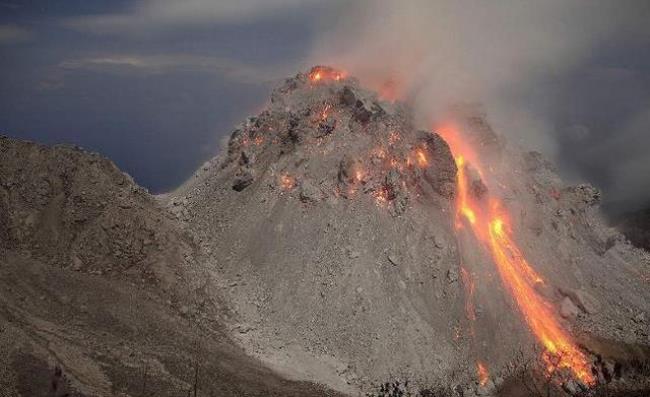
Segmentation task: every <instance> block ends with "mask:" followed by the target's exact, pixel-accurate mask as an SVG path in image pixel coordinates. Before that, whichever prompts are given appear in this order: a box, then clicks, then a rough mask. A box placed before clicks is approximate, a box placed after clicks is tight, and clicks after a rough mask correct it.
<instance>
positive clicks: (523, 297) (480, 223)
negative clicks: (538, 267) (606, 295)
mask: <svg viewBox="0 0 650 397" xmlns="http://www.w3.org/2000/svg"><path fill="white" fill-rule="evenodd" d="M438 132H439V133H440V135H442V137H443V138H444V139H445V140H446V141H447V143H448V144H449V146H450V148H451V150H452V152H453V153H454V154H455V155H456V165H457V168H458V173H457V187H458V188H457V198H456V211H457V212H456V226H457V228H459V229H460V228H463V227H464V225H469V228H470V229H471V230H472V232H473V234H474V236H475V237H476V239H477V240H478V241H480V242H482V243H483V244H484V245H485V247H486V248H487V249H488V250H489V252H490V254H491V256H492V259H493V260H494V263H495V265H496V267H497V270H498V272H499V275H500V277H501V280H502V282H503V284H504V285H505V287H506V289H507V291H508V292H509V293H510V294H511V295H512V296H513V298H514V300H515V302H516V303H517V306H518V308H519V310H520V311H521V313H522V315H523V317H524V320H525V321H526V324H527V325H528V327H529V328H530V330H531V332H532V333H533V335H535V337H536V338H537V339H538V340H539V342H540V343H541V344H542V345H543V346H544V348H545V349H546V352H545V354H544V355H543V359H544V361H545V363H546V368H547V371H548V372H549V373H552V372H553V371H555V370H556V369H557V368H566V369H568V370H569V371H571V373H572V374H573V375H574V376H575V377H576V378H577V379H579V380H580V381H582V382H583V383H585V384H587V385H592V384H594V383H595V378H594V376H593V374H592V373H591V370H590V364H589V361H588V359H587V357H586V356H585V355H584V353H582V351H580V349H579V348H578V346H577V345H576V344H575V343H574V342H573V341H572V339H571V337H570V336H569V334H568V332H567V331H566V330H565V329H564V328H563V327H562V325H561V323H560V322H559V320H558V319H557V318H556V316H555V312H554V311H553V309H552V307H551V305H550V304H549V303H547V302H546V301H545V300H544V298H543V297H542V296H540V295H539V294H538V293H537V291H536V290H535V285H536V284H543V283H544V280H543V279H542V277H541V276H539V275H538V274H537V273H536V272H535V270H534V269H533V267H532V266H531V265H530V263H529V262H528V261H527V260H526V258H525V257H524V254H523V252H522V251H521V249H520V248H519V246H518V245H517V243H516V242H515V240H514V239H513V238H512V228H511V227H510V223H509V216H508V214H507V212H506V211H505V209H504V208H503V206H502V205H501V202H500V201H499V200H498V199H497V198H495V197H491V196H490V195H489V192H488V193H487V194H486V197H482V198H481V199H479V198H477V197H475V196H473V195H470V186H471V181H470V178H469V176H468V159H471V164H472V166H473V167H479V166H480V163H479V161H478V160H479V159H478V157H477V156H476V153H475V152H473V151H472V150H471V148H469V147H467V146H466V145H465V144H464V142H463V141H462V140H461V139H460V136H459V134H458V132H457V131H456V130H455V129H454V128H453V127H451V126H446V127H445V128H442V129H439V130H438ZM477 171H478V174H479V175H481V176H482V172H481V169H480V168H477ZM486 204H487V205H486ZM551 358H554V359H555V360H552V359H551ZM481 365H482V364H480V363H479V364H478V371H479V379H481V371H482V369H481V368H482V367H481ZM483 369H485V368H484V367H483ZM486 372H487V371H486Z"/></svg>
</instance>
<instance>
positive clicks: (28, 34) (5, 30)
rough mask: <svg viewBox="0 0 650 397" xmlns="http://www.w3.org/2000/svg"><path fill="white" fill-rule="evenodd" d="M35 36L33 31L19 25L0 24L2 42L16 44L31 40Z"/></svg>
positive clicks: (0, 39)
mask: <svg viewBox="0 0 650 397" xmlns="http://www.w3.org/2000/svg"><path fill="white" fill-rule="evenodd" d="M33 37H34V34H33V32H32V31H30V30H28V29H25V28H22V27H20V26H17V25H13V24H8V25H0V44H16V43H22V42H25V41H29V40H31V39H32V38H33Z"/></svg>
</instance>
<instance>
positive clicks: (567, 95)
mask: <svg viewBox="0 0 650 397" xmlns="http://www.w3.org/2000/svg"><path fill="white" fill-rule="evenodd" d="M625 6H626V7H627V8H625V9H624V8H622V7H621V3H620V2H615V1H604V2H579V1H534V2H533V1H525V2H522V1H514V0H513V1H500V2H476V1H445V2H442V1H433V2H432V1H427V0H417V1H407V2H396V1H363V2H355V3H354V6H352V7H350V4H347V5H346V7H345V8H344V9H343V10H342V11H341V12H340V13H339V14H340V15H339V17H338V19H337V21H336V25H335V27H334V28H333V29H331V30H330V31H328V32H326V33H325V34H324V35H323V36H322V38H321V39H320V41H319V42H318V43H317V45H316V46H315V49H314V52H313V55H312V57H311V61H312V62H313V63H327V64H333V65H340V66H341V67H343V68H344V69H346V70H348V71H350V72H351V74H352V75H355V76H358V77H360V78H361V79H362V81H363V82H364V83H365V84H368V85H370V86H372V87H374V88H376V89H378V90H379V91H380V92H383V93H384V95H385V96H387V97H399V98H402V99H408V100H411V101H412V102H413V104H414V106H415V109H416V113H417V114H416V116H417V117H418V118H419V120H420V121H422V123H423V126H426V125H424V124H425V123H426V122H428V121H429V120H432V119H433V118H435V117H436V116H437V115H439V114H440V113H441V112H443V111H444V110H445V109H446V108H447V107H448V106H449V105H450V104H452V103H455V102H479V103H481V104H482V105H483V107H484V110H485V111H486V112H487V114H488V118H489V120H490V121H491V123H492V125H493V126H494V127H495V129H496V130H497V131H499V132H500V133H502V134H504V135H506V136H508V137H509V139H510V140H512V141H515V142H517V143H519V144H522V145H523V146H524V147H528V148H530V149H537V150H541V151H542V152H544V154H545V155H546V156H548V157H551V158H554V160H555V161H556V162H558V163H561V164H562V165H563V167H561V168H564V172H565V176H568V177H575V178H579V179H588V180H590V181H591V182H593V183H596V184H597V185H599V186H601V187H603V188H604V189H605V190H606V194H608V195H609V197H610V198H613V199H614V200H629V199H630V198H631V197H628V192H634V194H635V195H636V196H635V197H634V198H632V199H633V200H637V201H638V200H640V198H639V194H640V193H639V189H638V188H635V189H630V188H629V187H628V186H619V185H620V183H618V184H617V182H616V179H617V176H618V174H617V173H619V171H620V170H624V169H625V170H626V171H625V172H629V170H627V169H626V168H625V167H624V166H622V165H621V164H620V163H618V162H617V159H616V158H613V157H608V156H607V154H606V153H605V154H602V155H603V156H604V161H605V163H606V164H607V166H606V167H603V166H602V164H600V167H593V166H592V164H591V163H592V161H593V160H595V159H593V158H591V157H590V154H589V153H592V152H593V151H594V150H596V151H597V149H595V148H597V147H598V146H600V145H601V142H603V141H605V139H607V141H608V145H611V144H612V142H611V141H612V140H614V141H617V143H616V146H617V147H623V148H631V147H630V143H629V142H627V143H626V142H619V141H618V140H617V138H616V137H612V136H611V132H609V133H608V134H607V135H606V136H605V134H606V132H605V131H602V130H599V128H598V127H599V126H590V125H589V118H590V115H589V113H588V112H587V114H586V115H585V114H582V115H580V113H581V112H582V107H581V105H580V103H581V102H582V101H583V100H586V99H588V97H590V96H592V91H593V90H596V91H597V90H598V88H597V87H595V88H594V87H591V86H588V87H586V88H585V87H578V88H582V90H579V91H576V89H575V88H576V86H579V85H580V84H574V83H573V81H581V82H582V81H583V80H584V79H585V75H588V76H590V75H591V74H593V73H594V71H602V70H603V69H608V68H611V67H610V65H608V64H607V63H604V64H603V63H602V62H600V58H603V57H604V58H606V57H607V56H609V53H611V52H612V49H616V48H617V46H618V45H620V44H623V43H625V44H627V46H628V48H629V47H630V46H631V47H632V48H633V47H634V45H636V44H639V43H648V42H650V40H648V37H650V36H649V35H648V28H646V27H645V22H644V21H645V20H647V19H646V18H647V17H648V15H650V13H648V7H647V6H645V5H643V4H642V3H639V4H635V3H631V2H630V3H625ZM599 57H600V58H599ZM618 67H619V68H620V66H618ZM642 77H643V76H642ZM645 77H647V75H646V76H645ZM648 81H650V78H649V79H648ZM582 85H584V84H582ZM610 92H611V91H610ZM613 95H614V96H613V98H612V101H619V100H625V98H617V97H616V96H621V97H623V96H625V95H626V93H625V92H614V93H613ZM585 98H586V99H585ZM637 99H639V98H637ZM639 100H640V101H641V102H643V101H646V100H647V101H648V103H649V104H650V95H645V96H644V97H643V98H640V99H639ZM637 105H638V101H637ZM641 105H643V103H641ZM640 107H641V108H647V107H644V106H640ZM608 108H609V107H608ZM637 110H638V109H631V110H629V111H627V112H619V113H616V112H613V113H612V114H611V118H620V117H625V118H629V119H630V120H638V119H639V118H640V116H639V113H638V111H637ZM603 111H605V112H606V111H607V110H603V109H591V112H593V113H596V114H598V113H600V114H602V112H603ZM582 113H584V112H582ZM575 114H578V115H579V117H578V116H575ZM641 114H642V113H641ZM576 117H577V120H576ZM581 117H582V118H581ZM617 124H618V125H621V126H626V125H628V124H629V123H628V122H627V121H626V120H620V119H619V120H618V122H617ZM625 128H627V127H625ZM635 128H645V129H647V128H648V126H647V125H644V124H642V125H639V122H636V125H635ZM576 131H581V137H578V138H579V139H575V138H576ZM632 134H633V135H634V134H636V135H639V133H638V132H636V133H632ZM641 135H644V138H643V139H644V140H645V141H646V144H650V137H648V136H647V135H648V134H641ZM636 144H638V143H636ZM636 144H634V145H636ZM634 145H632V146H634ZM577 149H584V153H581V154H578V155H576V154H575V152H576V150H577ZM571 156H572V157H571ZM598 160H599V161H603V158H602V157H601V158H599V159H598ZM626 163H628V164H632V165H631V166H633V164H641V165H642V166H646V165H647V161H642V158H640V159H638V160H636V159H626ZM646 171H647V168H646ZM627 179H629V178H627ZM608 190H609V191H608ZM641 190H643V192H641V197H643V198H649V197H650V186H646V188H645V189H641Z"/></svg>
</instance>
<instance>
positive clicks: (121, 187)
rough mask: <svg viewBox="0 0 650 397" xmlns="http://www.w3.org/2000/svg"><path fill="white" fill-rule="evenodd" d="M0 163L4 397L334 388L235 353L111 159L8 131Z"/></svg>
mask: <svg viewBox="0 0 650 397" xmlns="http://www.w3.org/2000/svg"><path fill="white" fill-rule="evenodd" d="M0 160H1V161H0V302H1V303H0V357H1V359H0V389H1V390H2V393H1V394H2V395H3V396H35V395H43V396H44V395H51V396H63V395H74V396H108V395H123V396H136V395H137V396H146V395H151V396H152V395H156V396H178V395H186V394H188V393H189V392H193V391H194V389H195V387H196V389H197V390H198V393H199V394H198V395H259V396H267V395H278V396H284V395H295V396H304V395H314V396H315V395H334V394H335V393H331V392H328V391H327V390H326V389H324V388H320V387H316V386H314V385H310V384H304V383H299V382H288V381H286V380H284V379H282V378H281V377H279V376H278V375H276V374H275V373H274V372H273V371H270V370H269V369H267V368H266V367H264V366H263V365H261V364H260V363H259V362H258V361H256V360H254V359H251V358H249V357H247V356H246V355H245V354H244V353H243V351H242V350H241V349H239V348H237V347H235V346H234V345H233V343H232V340H231V339H230V338H229V337H228V336H227V333H226V331H225V329H224V326H223V321H222V318H223V317H224V316H227V315H228V312H227V310H226V309H225V308H224V307H223V306H222V305H221V304H220V303H219V300H218V298H217V297H215V296H214V295H213V294H209V293H206V291H207V290H210V289H211V285H210V282H209V279H207V278H206V277H205V276H204V275H203V273H204V271H203V270H201V268H200V266H199V263H198V262H197V261H196V260H195V257H196V253H197V246H196V244H195V243H194V242H193V240H192V237H191V236H190V235H188V234H187V233H186V232H184V231H182V230H181V228H180V227H179V226H178V222H177V221H176V219H175V217H174V216H173V215H172V214H170V213H169V212H168V211H166V210H165V209H164V208H163V207H162V206H161V205H160V204H159V203H158V200H157V199H156V198H155V197H152V196H151V195H149V194H148V193H147V192H146V191H144V190H143V189H142V188H140V187H138V186H137V185H136V184H135V183H133V181H132V180H131V178H129V177H128V176H127V175H125V174H123V173H122V172H120V171H119V170H118V169H117V168H116V167H115V166H114V165H113V164H112V163H111V162H110V161H108V160H106V159H104V158H102V157H100V156H98V155H95V154H90V153H86V152H84V151H82V150H80V149H77V148H71V147H62V146H60V147H54V148H48V147H44V146H41V145H37V144H33V143H28V142H19V141H15V140H11V139H8V138H6V137H2V138H0ZM57 366H58V367H59V369H60V370H61V374H60V375H58V374H56V373H55V370H54V369H55V367H57ZM54 384H56V385H57V386H56V387H55V388H54V389H56V390H53V385H54ZM48 393H49V394H48ZM65 393H69V394H65Z"/></svg>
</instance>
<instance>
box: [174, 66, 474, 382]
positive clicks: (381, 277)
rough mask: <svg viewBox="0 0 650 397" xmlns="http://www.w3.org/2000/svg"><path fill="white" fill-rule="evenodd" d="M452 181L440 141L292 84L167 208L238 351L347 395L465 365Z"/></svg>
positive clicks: (343, 95)
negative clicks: (227, 313)
mask: <svg viewBox="0 0 650 397" xmlns="http://www.w3.org/2000/svg"><path fill="white" fill-rule="evenodd" d="M323 73H324V74H327V73H334V72H331V71H329V70H327V69H324V71H323ZM455 170H456V168H455V164H454V161H453V158H452V156H451V153H450V152H449V148H448V147H447V145H446V143H445V142H444V141H443V140H442V139H440V137H438V136H437V135H435V134H431V133H427V132H422V131H418V130H416V129H415V128H414V127H413V126H412V125H411V124H410V120H409V118H408V116H407V114H406V113H405V112H404V111H403V110H402V109H401V108H400V107H399V106H393V105H391V104H386V103H382V104H380V103H378V102H377V100H376V97H375V96H374V94H372V93H370V92H367V91H365V90H363V89H361V88H360V87H359V86H358V85H357V84H356V83H355V82H354V81H353V80H351V79H341V80H339V81H337V80H336V79H334V78H331V77H324V78H323V79H322V81H312V80H311V79H310V78H309V76H308V75H304V74H301V75H298V76H297V77H296V78H292V79H289V80H287V81H286V82H285V84H284V85H283V86H282V87H280V88H279V89H277V90H276V91H275V92H274V94H273V96H272V98H271V103H270V105H269V106H268V108H267V109H266V110H265V111H263V112H262V113H261V114H260V115H259V116H257V117H253V118H250V119H249V120H248V121H247V122H246V123H245V125H243V126H242V127H241V128H240V129H237V130H236V131H235V132H234V133H233V134H232V137H231V139H230V141H229V143H228V151H227V153H225V155H224V158H223V159H221V160H215V161H213V162H211V163H209V164H206V165H205V167H204V168H203V169H202V170H201V171H200V172H199V173H198V174H197V175H196V177H195V178H194V179H193V180H192V181H190V182H189V183H188V184H186V186H184V187H182V188H181V189H180V190H179V191H178V192H176V193H175V196H176V198H175V200H176V201H177V202H178V201H181V202H185V203H187V204H186V206H185V208H186V210H187V211H186V213H185V214H184V215H183V216H184V217H185V220H186V222H187V224H188V226H189V228H190V229H191V230H193V232H194V233H196V235H197V239H198V240H200V241H201V245H202V247H203V248H204V252H205V254H206V256H205V259H204V261H205V263H206V265H207V267H208V269H210V270H212V271H213V272H214V274H215V277H216V278H218V279H221V280H222V288H223V290H222V291H223V294H224V297H225V299H226V300H227V301H228V302H230V303H231V304H232V306H231V308H232V310H233V311H234V313H235V318H234V321H238V322H240V323H241V324H239V325H238V326H237V331H238V333H239V337H240V339H241V343H242V344H243V345H244V346H246V347H247V348H248V349H249V350H250V351H252V352H255V353H257V354H259V355H260V356H261V357H263V358H265V359H267V360H268V362H270V363H272V364H275V365H276V366H277V367H278V368H283V369H285V370H286V371H287V372H288V373H289V374H294V375H296V372H298V373H299V374H298V376H301V377H305V378H307V379H310V378H311V379H322V380H325V381H328V382H329V383H331V384H333V385H336V386H338V387H340V388H346V387H347V386H346V382H350V383H355V382H357V381H361V380H363V381H370V380H372V381H377V380H378V379H379V378H380V377H384V376H385V377H387V376H388V374H389V372H390V371H396V370H399V369H403V368H404V369H407V368H409V367H412V368H414V370H416V371H418V373H424V372H427V373H431V374H435V373H442V372H445V371H452V370H454V369H455V368H456V367H457V366H458V365H459V363H460V362H463V360H464V358H463V357H464V355H465V353H464V352H462V349H460V348H459V346H457V345H456V344H454V343H453V340H452V337H453V335H454V332H455V331H454V330H455V329H458V328H459V327H460V323H459V321H460V317H461V314H459V313H462V294H461V288H460V287H459V283H458V274H457V268H456V265H455V264H456V263H457V261H458V260H457V251H456V245H455V238H454V235H453V231H452V218H451V217H450V215H449V214H450V213H452V212H453V209H452V204H453V202H452V198H453V195H454V184H455V182H454V181H455ZM463 367H465V365H464V363H463ZM361 376H363V377H364V379H358V377H361Z"/></svg>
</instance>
